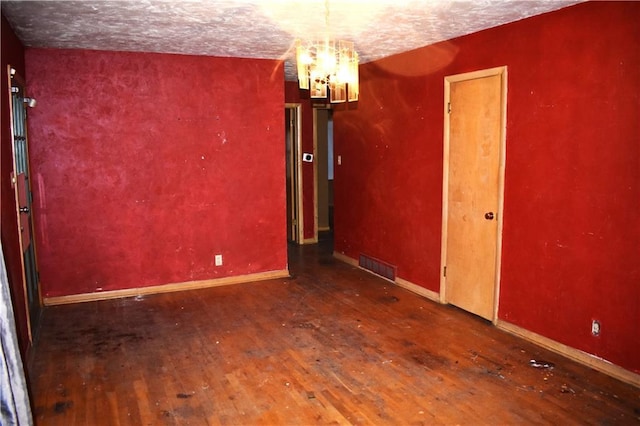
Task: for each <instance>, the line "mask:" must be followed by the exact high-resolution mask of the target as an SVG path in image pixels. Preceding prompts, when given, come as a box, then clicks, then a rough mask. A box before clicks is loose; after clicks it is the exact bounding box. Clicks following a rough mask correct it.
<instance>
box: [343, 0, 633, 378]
mask: <svg viewBox="0 0 640 426" xmlns="http://www.w3.org/2000/svg"><path fill="white" fill-rule="evenodd" d="M638 19H640V3H638V2H587V3H584V4H580V5H577V6H573V7H569V8H565V9H562V10H560V11H556V12H553V13H549V14H544V15H540V16H537V17H533V18H530V19H526V20H522V21H519V22H515V23H512V24H509V25H504V26H501V27H497V28H494V29H489V30H486V31H482V32H479V33H476V34H473V35H470V36H466V37H461V38H458V39H454V40H450V41H448V42H445V43H440V44H437V45H434V46H429V47H425V48H422V49H418V50H416V51H412V52H408V53H404V54H400V55H397V56H393V57H391V58H387V59H384V60H381V61H377V62H374V63H369V64H365V65H363V66H361V99H360V102H359V105H358V109H357V110H355V111H344V112H337V113H335V114H334V123H335V124H334V126H335V127H334V138H335V154H336V156H337V155H342V166H337V165H336V172H335V173H336V174H335V234H336V235H335V249H336V251H338V252H341V253H345V254H347V255H348V256H350V257H354V258H357V257H358V255H359V254H360V253H366V254H369V255H371V256H374V257H377V258H380V259H383V260H385V261H388V262H390V263H393V264H396V265H398V275H399V276H400V277H402V278H405V279H407V280H409V281H411V282H414V283H416V284H419V285H421V286H424V287H425V288H428V289H430V290H433V291H438V290H439V267H440V238H441V218H442V200H441V197H442V144H443V142H442V139H443V121H444V119H443V106H442V105H443V97H444V77H445V76H447V75H452V74H458V73H463V72H468V71H473V70H479V69H485V68H491V67H496V66H502V65H506V66H508V106H507V148H506V149H507V160H506V188H505V208H504V232H503V252H502V272H501V273H502V277H501V287H500V289H501V293H500V302H499V317H500V318H501V319H503V320H506V321H508V322H510V323H513V324H516V325H518V326H521V327H523V328H525V329H528V330H531V331H533V332H535V333H538V334H541V335H544V336H546V337H549V338H551V339H553V340H555V341H558V342H561V343H564V344H566V345H569V346H571V347H574V348H577V349H580V350H583V351H586V352H588V353H591V354H594V355H596V356H599V357H602V358H604V359H607V360H609V361H611V362H613V363H615V364H617V365H620V366H622V367H624V368H626V369H628V370H631V371H635V372H640V357H639V356H638V353H640V330H639V327H640V290H639V289H640V249H639V241H640V143H639V141H640V126H639V124H638V123H639V117H640V100H639V93H640V78H639V74H638V72H639V71H638V70H640V46H639V44H640V26H638ZM592 319H599V320H600V321H601V323H602V333H601V335H600V336H599V337H593V336H592V335H591V333H590V330H591V321H592Z"/></svg>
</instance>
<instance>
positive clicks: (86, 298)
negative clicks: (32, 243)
mask: <svg viewBox="0 0 640 426" xmlns="http://www.w3.org/2000/svg"><path fill="white" fill-rule="evenodd" d="M289 276H290V275H289V270H288V269H282V270H277V271H268V272H258V273H255V274H246V275H237V276H234V277H224V278H216V279H212V280H203V281H187V282H183V283H172V284H163V285H156V286H149V287H137V288H127V289H122V290H108V291H100V292H95V293H81V294H71V295H68V296H54V297H45V298H43V300H42V302H43V303H44V305H45V306H54V305H67V304H70V303H82V302H95V301H98V300H107V299H120V298H124V297H133V296H146V295H150V294H160V293H171V292H175V291H184V290H198V289H203V288H210V287H220V286H224V285H232V284H244V283H249V282H253V281H264V280H272V279H277V278H288V277H289Z"/></svg>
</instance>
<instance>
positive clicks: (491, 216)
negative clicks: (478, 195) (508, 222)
mask: <svg viewBox="0 0 640 426" xmlns="http://www.w3.org/2000/svg"><path fill="white" fill-rule="evenodd" d="M484 218H485V219H487V220H493V212H488V213H485V214H484Z"/></svg>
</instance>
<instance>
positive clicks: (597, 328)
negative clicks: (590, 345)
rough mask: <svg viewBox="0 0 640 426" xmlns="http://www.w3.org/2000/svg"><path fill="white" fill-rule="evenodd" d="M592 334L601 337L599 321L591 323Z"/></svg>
mask: <svg viewBox="0 0 640 426" xmlns="http://www.w3.org/2000/svg"><path fill="white" fill-rule="evenodd" d="M591 334H593V335H594V336H599V335H600V321H598V320H593V321H591Z"/></svg>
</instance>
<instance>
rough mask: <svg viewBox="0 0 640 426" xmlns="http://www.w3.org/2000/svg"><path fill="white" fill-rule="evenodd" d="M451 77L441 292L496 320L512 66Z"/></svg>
mask: <svg viewBox="0 0 640 426" xmlns="http://www.w3.org/2000/svg"><path fill="white" fill-rule="evenodd" d="M447 79H449V80H448V81H446V83H448V84H447V85H446V88H445V92H446V94H445V96H446V97H447V99H446V110H447V111H446V114H445V115H446V118H445V173H446V175H445V188H444V194H445V199H444V200H443V201H444V203H443V204H444V206H445V208H444V211H445V213H444V214H443V224H444V226H443V228H444V229H443V247H444V249H443V260H444V262H443V263H444V265H443V282H442V284H443V288H442V289H441V290H442V291H441V294H442V296H441V297H444V301H445V302H447V303H451V304H453V305H456V306H458V307H460V308H462V309H465V310H467V311H469V312H472V313H474V314H476V315H479V316H480V317H482V318H486V319H489V320H495V319H496V313H497V305H496V300H497V288H498V287H497V284H498V277H499V275H498V271H499V268H498V266H499V247H500V238H499V236H500V233H501V226H500V225H501V221H500V219H501V216H502V215H501V205H502V186H503V185H502V170H503V168H502V167H501V164H502V159H503V146H504V145H503V138H504V117H505V114H504V108H505V99H506V98H505V89H506V86H505V85H504V82H505V80H506V69H504V68H499V69H494V70H487V71H485V72H479V73H469V74H465V75H461V76H454V77H447Z"/></svg>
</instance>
